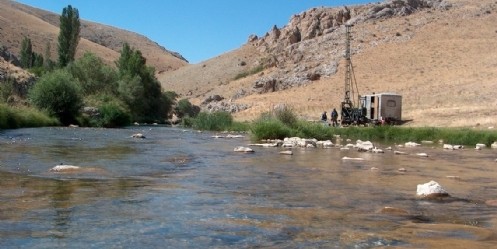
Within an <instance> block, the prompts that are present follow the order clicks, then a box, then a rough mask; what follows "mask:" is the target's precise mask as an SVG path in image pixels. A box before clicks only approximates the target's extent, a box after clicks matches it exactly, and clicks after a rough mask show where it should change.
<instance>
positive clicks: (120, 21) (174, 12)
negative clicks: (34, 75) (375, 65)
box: [17, 0, 375, 64]
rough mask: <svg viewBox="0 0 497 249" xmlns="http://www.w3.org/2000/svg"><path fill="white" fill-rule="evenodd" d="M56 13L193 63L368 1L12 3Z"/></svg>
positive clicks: (36, 0) (31, 0)
mask: <svg viewBox="0 0 497 249" xmlns="http://www.w3.org/2000/svg"><path fill="white" fill-rule="evenodd" d="M17 2H20V3H23V4H26V5H30V6H33V7H36V8H40V9H44V10H47V11H50V12H54V13H56V14H61V13H62V9H63V8H64V7H67V6H68V5H71V6H72V7H73V8H77V9H78V11H79V17H80V19H82V20H87V21H92V22H97V23H101V24H106V25H110V26H114V27H117V28H121V29H125V30H129V31H133V32H136V33H139V34H141V35H144V36H146V37H148V38H149V39H151V40H152V41H154V42H157V43H158V44H159V45H161V46H163V47H165V48H166V49H167V50H170V51H174V52H178V53H180V54H181V55H182V56H183V57H184V58H185V59H187V60H188V61H189V62H190V63H192V64H196V63H199V62H202V61H204V60H207V59H210V58H213V57H216V56H218V55H221V54H223V53H225V52H228V51H231V50H234V49H237V48H239V47H240V46H242V45H243V44H245V43H246V42H247V40H248V37H249V35H251V34H255V35H257V36H259V37H260V36H263V35H264V34H265V33H266V32H268V31H269V30H270V29H271V28H272V27H273V26H274V25H276V26H277V27H278V28H281V27H283V26H285V25H286V24H287V23H288V21H289V20H290V18H291V16H292V15H294V14H298V13H301V12H303V11H305V10H308V9H310V8H313V7H321V6H333V7H340V6H344V5H347V6H350V5H357V4H364V3H370V2H375V1H372V0H99V1H96V0H72V1H71V0H17Z"/></svg>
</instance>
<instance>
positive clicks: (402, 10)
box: [232, 0, 451, 99]
mask: <svg viewBox="0 0 497 249" xmlns="http://www.w3.org/2000/svg"><path fill="white" fill-rule="evenodd" d="M450 6H451V5H450V3H447V2H446V1H444V0H387V1H383V2H379V3H372V4H367V5H357V6H344V7H339V8H328V7H320V8H312V9H310V10H307V11H304V12H302V13H299V14H296V15H293V16H292V17H291V19H290V21H289V22H288V24H287V25H285V26H283V27H277V26H273V27H272V28H271V29H270V30H269V31H268V32H267V33H266V34H265V35H264V36H262V37H258V36H256V35H250V36H249V38H248V44H249V45H251V46H254V47H256V48H257V49H258V50H259V51H261V52H262V53H265V54H268V56H267V58H264V59H263V60H262V61H261V64H262V65H263V66H264V68H272V69H274V70H271V72H269V73H267V74H264V76H263V77H260V78H258V79H256V80H255V81H254V84H253V88H251V89H241V90H240V91H239V92H237V93H236V94H235V95H234V96H232V97H233V98H234V99H236V98H239V97H243V96H247V95H250V94H264V93H269V92H275V91H281V90H285V89H288V88H293V87H298V86H304V85H306V84H310V83H312V81H315V80H319V79H321V78H326V77H330V76H332V75H334V74H336V72H337V71H338V70H337V68H338V64H339V62H340V61H341V60H342V59H343V53H344V52H343V51H344V49H345V48H344V37H345V36H344V29H343V26H344V24H358V23H361V22H367V21H375V20H378V19H385V18H391V17H394V16H407V15H411V14H413V13H415V12H417V11H421V10H424V9H433V10H446V9H448V8H450ZM375 35H376V34H375ZM358 36H361V37H353V39H354V41H353V42H354V44H352V47H351V53H352V54H356V53H360V52H361V51H362V50H363V49H365V48H367V47H368V46H377V45H379V44H381V43H385V42H389V41H390V40H393V41H394V42H395V41H398V40H403V39H410V36H409V35H406V36H403V35H398V36H395V37H393V38H388V39H387V38H386V37H383V36H384V35H378V36H375V37H377V38H376V39H374V41H369V42H368V43H366V42H364V43H363V41H362V37H364V36H367V34H358ZM357 42H358V43H359V44H357Z"/></svg>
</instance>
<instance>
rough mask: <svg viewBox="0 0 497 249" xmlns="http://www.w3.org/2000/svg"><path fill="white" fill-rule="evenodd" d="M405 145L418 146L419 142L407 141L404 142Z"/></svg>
mask: <svg viewBox="0 0 497 249" xmlns="http://www.w3.org/2000/svg"><path fill="white" fill-rule="evenodd" d="M404 145H405V146H406V147H417V146H420V145H421V144H418V143H416V142H407V143H405V144H404Z"/></svg>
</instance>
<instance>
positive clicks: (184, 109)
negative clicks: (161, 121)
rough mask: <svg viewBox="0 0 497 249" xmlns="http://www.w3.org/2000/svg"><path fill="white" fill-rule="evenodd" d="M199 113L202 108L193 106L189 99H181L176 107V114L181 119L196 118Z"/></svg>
mask: <svg viewBox="0 0 497 249" xmlns="http://www.w3.org/2000/svg"><path fill="white" fill-rule="evenodd" d="M199 112H200V108H199V107H198V106H195V105H192V103H190V101H189V100H188V99H181V100H180V101H178V104H177V105H176V114H177V115H178V117H180V118H181V117H183V116H189V117H195V116H197V115H198V113H199Z"/></svg>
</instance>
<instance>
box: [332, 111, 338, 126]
mask: <svg viewBox="0 0 497 249" xmlns="http://www.w3.org/2000/svg"><path fill="white" fill-rule="evenodd" d="M337 120H338V112H337V110H336V109H335V108H333V111H331V124H332V125H333V126H334V127H336V126H338V121H337Z"/></svg>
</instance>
